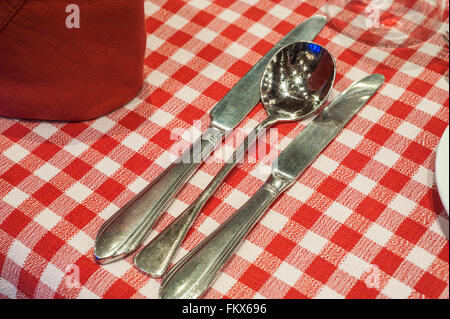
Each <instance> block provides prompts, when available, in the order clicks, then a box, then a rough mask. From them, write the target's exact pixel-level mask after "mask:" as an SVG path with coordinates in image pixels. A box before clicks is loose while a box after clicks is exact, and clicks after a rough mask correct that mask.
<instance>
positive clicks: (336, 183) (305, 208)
mask: <svg viewBox="0 0 450 319" xmlns="http://www.w3.org/2000/svg"><path fill="white" fill-rule="evenodd" d="M325 4H326V1H322V0H314V1H307V2H304V1H291V0H289V1H288V0H285V1H284V0H281V1H280V0H278V1H275V0H189V1H187V0H170V1H167V0H150V1H147V2H146V6H145V8H146V14H147V16H148V18H147V31H148V52H147V58H146V81H145V88H144V90H143V91H142V93H141V94H140V96H139V97H138V98H136V99H135V100H134V101H132V102H131V103H130V104H128V105H127V106H125V107H123V108H121V109H119V110H117V111H115V112H113V113H111V114H108V115H107V116H104V117H102V118H99V119H97V120H93V121H89V122H82V123H55V122H37V121H20V120H11V119H5V118H0V296H2V297H6V298H144V297H148V298H156V297H157V294H158V289H159V285H160V280H156V279H152V278H150V277H148V276H146V275H145V274H143V273H141V272H140V271H138V270H137V269H136V268H135V267H134V266H133V264H132V257H133V256H130V257H128V258H126V259H125V260H122V261H119V262H116V263H112V264H109V265H105V266H101V265H98V264H96V263H95V261H94V258H93V245H94V239H95V236H96V234H97V231H98V229H99V227H100V226H101V225H102V224H103V222H104V221H105V220H106V219H107V218H108V217H110V216H111V215H112V214H113V213H115V212H116V211H117V210H118V209H119V208H120V207H122V206H123V205H124V204H125V203H127V201H129V200H130V199H131V198H133V196H134V195H135V194H136V193H138V192H139V191H140V190H141V189H143V188H144V187H145V186H146V185H147V184H148V183H150V182H151V181H152V180H153V179H154V178H155V177H156V176H157V175H158V174H159V173H161V172H162V170H163V169H164V168H165V167H167V166H168V165H169V163H170V159H171V155H170V154H171V153H170V151H171V149H173V148H172V146H173V145H174V144H176V141H175V140H174V139H173V137H174V136H178V138H179V140H180V141H184V142H183V143H182V145H184V146H185V147H187V146H188V145H189V142H188V137H189V135H190V133H191V132H197V133H198V132H200V131H204V130H205V129H206V128H207V126H208V124H209V115H208V112H209V111H210V110H211V109H212V108H213V107H214V106H215V105H216V104H217V102H218V101H220V100H221V98H222V97H223V96H224V95H225V94H226V93H227V92H228V91H229V90H230V89H231V88H232V87H233V85H234V84H235V83H236V82H237V81H238V80H239V79H240V78H241V77H242V76H243V75H244V74H245V73H246V72H247V71H248V70H249V69H250V68H251V67H252V65H254V64H255V63H256V62H257V61H258V60H259V59H260V58H261V57H262V56H263V55H264V54H265V53H266V52H267V51H268V50H269V49H270V48H271V47H272V46H273V45H274V44H275V43H277V42H278V41H279V40H280V39H281V38H282V37H283V36H284V35H286V34H287V33H288V32H289V31H290V30H291V29H292V28H293V27H294V26H296V25H298V24H299V23H300V22H302V21H304V20H305V19H306V18H308V17H310V16H312V15H314V14H316V13H318V12H320V9H321V8H322V7H323V6H324V5H325ZM316 42H317V43H320V44H322V45H325V46H326V47H327V48H328V50H330V51H331V52H332V53H333V54H334V56H335V57H336V60H337V61H338V62H337V79H336V84H335V89H334V94H335V95H336V94H337V93H338V92H341V91H343V90H344V89H345V88H346V87H348V86H349V85H350V84H351V83H352V82H353V81H355V80H358V79H360V78H362V77H363V76H365V75H367V74H371V73H375V72H378V73H382V74H384V75H385V76H386V80H387V81H386V82H387V83H386V84H385V86H384V87H383V88H382V90H381V91H380V92H379V94H377V96H376V97H375V98H374V99H372V100H371V101H370V103H369V104H368V105H367V106H366V107H365V108H364V109H363V110H362V111H361V113H359V114H358V115H357V116H356V118H355V119H354V120H353V121H352V122H351V123H350V124H349V125H348V126H347V127H346V128H345V129H344V130H343V132H342V133H341V134H340V135H339V136H338V137H337V138H336V140H335V141H334V142H333V143H332V144H331V145H330V146H329V147H328V148H327V149H326V150H325V151H324V152H323V153H322V155H320V157H318V159H317V160H316V161H315V162H314V164H313V165H312V166H311V167H310V168H309V169H308V170H307V171H306V172H305V173H304V174H303V175H302V176H301V177H300V179H299V180H298V181H297V183H296V184H295V185H294V186H293V187H292V189H290V190H289V191H288V192H287V193H286V194H284V195H283V196H282V197H281V198H280V199H279V200H278V201H277V202H276V203H275V204H274V205H273V206H272V207H271V209H270V210H269V211H268V212H267V214H266V215H265V216H264V218H263V220H262V221H261V222H260V223H259V224H258V225H257V226H256V228H255V229H254V230H253V231H252V232H251V234H250V236H249V237H248V238H247V239H246V241H245V243H244V244H243V246H242V247H241V248H240V249H239V251H238V252H237V254H236V255H235V256H234V257H233V258H232V260H231V261H230V263H229V264H228V266H227V267H226V269H225V270H224V271H223V273H222V274H221V275H220V277H219V278H218V280H217V281H216V282H215V283H214V285H213V286H212V289H210V290H209V291H208V293H207V294H206V297H208V298H222V297H228V298H448V297H449V243H448V236H449V224H448V216H447V214H446V213H445V212H444V210H443V206H442V204H441V202H440V199H439V196H438V193H437V190H436V186H435V182H434V171H435V166H434V160H435V148H436V146H437V144H438V142H439V139H440V137H441V135H442V134H443V132H444V130H445V128H446V127H447V126H448V123H449V95H448V58H449V56H448V48H447V46H446V45H445V42H444V40H443V39H442V37H441V36H440V35H439V34H438V33H436V35H435V36H434V37H432V38H431V39H430V40H429V41H427V42H426V43H423V44H422V45H418V46H415V47H410V48H402V49H384V48H379V47H373V46H368V45H366V44H363V43H359V42H355V41H353V40H351V39H349V38H347V37H345V36H344V35H342V34H339V33H338V32H337V31H336V30H334V29H333V28H331V27H330V26H326V27H325V29H324V30H323V31H322V32H321V33H320V35H319V36H318V37H317V39H316ZM264 117H265V112H264V110H263V108H262V106H261V105H258V106H257V107H256V108H255V109H254V110H253V111H252V112H251V114H250V115H249V116H248V117H247V118H246V119H245V120H244V121H243V123H242V124H241V125H240V126H239V127H240V128H241V129H246V130H247V131H248V129H249V128H252V127H254V126H255V125H256V124H257V123H258V122H259V121H261V120H262V119H263V118H264ZM306 125H307V121H306V122H302V123H298V124H297V123H295V124H283V125H280V126H278V147H279V150H282V149H283V148H284V147H285V146H286V145H287V144H288V143H289V142H290V141H291V140H292V139H293V138H294V137H295V136H296V135H297V134H298V133H299V132H300V131H301V130H302V129H303V128H304V127H305V126H306ZM194 128H195V130H194ZM171 137H172V139H171ZM226 143H227V148H231V147H232V146H233V145H234V144H233V140H232V138H230V139H228V140H227V142H226ZM263 146H264V145H263ZM272 159H273V156H267V157H266V158H260V159H258V160H255V158H253V157H252V156H250V158H249V159H248V161H247V162H246V163H244V164H241V165H240V166H239V167H238V168H237V169H236V170H235V171H234V172H233V173H232V174H231V175H230V177H229V178H228V179H227V180H226V183H225V184H224V185H223V186H222V187H221V188H220V189H219V190H218V191H217V193H216V194H215V196H214V197H213V198H212V199H211V201H210V202H209V203H208V205H207V206H206V207H205V209H204V210H203V212H202V214H201V216H200V217H199V219H198V220H197V221H196V223H195V225H194V228H193V230H192V231H191V232H190V233H189V235H188V237H187V239H186V241H185V243H184V244H183V247H182V249H181V252H180V253H179V254H178V256H177V258H178V259H179V258H180V257H181V256H183V255H184V254H185V253H186V252H187V251H189V250H191V249H192V248H193V247H194V246H195V245H196V244H198V243H199V242H200V241H201V240H202V239H204V238H205V237H206V236H207V235H208V234H209V233H211V232H212V231H213V230H214V229H215V228H216V227H217V225H219V224H220V223H222V222H223V221H225V220H226V219H227V218H228V217H229V216H230V215H231V214H232V213H233V212H234V211H235V210H236V209H237V208H239V207H240V206H241V205H242V204H243V203H244V202H245V201H246V200H247V199H248V198H249V197H250V196H251V195H252V194H253V193H254V192H255V191H256V189H257V188H258V187H259V186H260V185H261V184H262V183H263V181H264V180H265V178H266V177H267V174H268V171H267V170H263V169H261V168H265V167H267V166H268V165H270V162H271V160H272ZM220 166H221V165H220V163H219V162H218V161H214V160H213V159H211V160H209V161H208V162H207V163H206V164H205V165H203V166H202V167H201V170H200V171H199V172H198V174H196V175H195V176H194V178H193V179H192V180H191V181H190V183H189V185H188V186H187V187H186V188H185V189H184V190H183V191H182V192H181V194H179V196H178V197H177V199H176V200H175V202H174V204H173V205H172V206H171V207H170V208H169V209H168V211H167V212H166V213H165V214H164V216H163V218H162V220H161V221H160V222H159V223H158V225H157V226H156V228H155V230H154V231H153V232H152V234H151V237H150V238H152V237H154V235H155V234H156V233H157V232H159V231H161V230H162V229H163V228H164V226H165V225H167V224H168V223H169V222H170V221H171V220H173V219H174V218H175V217H176V216H177V215H178V214H180V213H181V212H182V211H183V209H184V208H186V207H187V206H188V205H189V204H190V203H191V202H192V201H193V200H194V199H195V197H196V196H197V195H199V194H200V192H201V190H202V188H204V187H205V185H206V184H207V183H208V181H210V180H211V179H212V178H213V176H214V174H215V173H216V172H217V171H218V170H219V169H220ZM150 238H149V239H150ZM148 241H149V240H147V242H148ZM77 278H79V282H78V281H77Z"/></svg>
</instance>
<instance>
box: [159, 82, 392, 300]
mask: <svg viewBox="0 0 450 319" xmlns="http://www.w3.org/2000/svg"><path fill="white" fill-rule="evenodd" d="M383 83H384V76H382V75H380V74H374V75H370V76H367V77H366V78H364V79H362V80H360V81H358V82H356V83H355V84H353V85H352V86H351V87H350V88H348V89H347V90H346V91H345V92H344V93H342V94H341V95H340V96H339V97H338V98H337V99H335V100H334V101H333V102H332V103H331V104H330V105H328V106H327V107H326V108H325V110H324V111H323V112H322V113H321V114H319V115H318V116H317V117H316V118H315V119H314V120H313V121H312V122H311V124H310V125H308V126H307V127H306V128H305V129H304V130H303V131H302V132H301V133H300V134H299V135H298V136H297V137H296V138H295V139H294V140H293V141H292V142H291V143H290V144H289V145H288V147H287V148H286V149H285V150H284V151H283V152H282V153H281V154H280V156H279V157H278V160H277V161H275V163H276V165H274V166H273V168H272V174H271V175H270V177H269V178H268V180H267V181H266V183H265V184H264V185H263V186H262V187H261V188H260V189H259V190H258V191H257V192H256V193H255V194H254V195H253V196H252V197H251V198H250V199H249V200H248V201H247V203H245V204H244V205H243V206H242V207H241V208H240V209H239V210H238V211H237V212H235V213H234V214H233V215H232V216H231V217H230V218H229V219H228V220H227V221H226V222H225V223H224V224H222V225H221V226H220V227H219V228H218V229H217V230H216V231H215V232H213V233H212V234H211V235H209V236H208V237H207V238H206V239H205V240H204V241H202V242H201V243H200V244H199V245H198V246H197V247H196V248H195V249H194V250H192V251H191V252H190V253H188V254H187V255H186V256H185V257H184V258H183V259H182V260H181V261H180V262H178V263H177V264H176V265H175V266H174V267H173V268H172V269H171V270H170V271H169V273H168V274H167V275H166V277H165V278H164V279H163V282H162V285H161V290H160V295H161V297H162V298H197V297H200V296H201V295H202V294H203V293H204V292H206V290H207V289H208V287H209V286H210V285H211V283H212V282H213V280H214V279H215V278H216V277H217V275H218V273H219V271H220V270H221V269H222V267H223V266H224V265H225V264H226V262H227V261H228V260H229V258H230V257H231V256H232V255H233V253H234V252H235V251H236V249H237V248H238V247H239V245H240V244H241V243H242V242H243V240H244V239H245V237H246V236H247V234H248V233H249V232H250V230H251V229H252V228H253V227H254V226H255V224H256V223H257V222H258V221H259V220H260V218H261V217H262V215H263V214H264V212H265V211H266V210H267V209H268V208H269V207H270V206H271V204H272V203H273V202H274V201H275V200H276V199H277V198H278V197H279V196H280V195H281V194H282V193H283V192H284V191H286V190H287V189H288V188H289V187H290V186H291V185H292V184H293V183H294V182H295V180H296V179H297V178H298V177H299V176H300V175H301V174H302V173H303V172H304V171H305V169H306V168H307V167H308V166H309V165H310V164H311V163H312V162H313V160H314V159H315V158H316V157H317V156H318V155H319V154H320V153H321V152H322V150H323V149H324V148H325V147H326V146H327V145H328V144H329V143H330V142H331V141H332V140H333V139H334V138H335V137H336V135H337V134H338V133H339V132H340V131H341V130H342V128H343V127H344V126H345V125H346V124H347V123H348V122H349V121H350V120H351V119H352V118H353V117H354V115H356V113H357V112H358V111H359V110H360V109H361V108H362V107H363V106H364V105H365V104H366V103H367V102H368V101H369V100H370V99H371V97H372V96H373V95H374V94H375V93H376V92H377V91H378V90H379V88H380V87H381V85H382V84H383Z"/></svg>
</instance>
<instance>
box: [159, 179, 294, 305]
mask: <svg viewBox="0 0 450 319" xmlns="http://www.w3.org/2000/svg"><path fill="white" fill-rule="evenodd" d="M290 185H291V181H289V180H285V179H283V178H281V177H275V176H273V175H271V177H270V178H269V180H268V181H267V182H266V183H265V184H264V185H263V186H262V187H261V188H260V189H259V190H258V191H257V192H256V193H255V194H254V195H253V196H252V197H251V198H250V199H249V200H248V201H247V202H246V203H245V204H244V206H242V207H241V208H240V209H239V210H238V211H237V212H236V213H234V214H233V215H232V216H231V217H230V218H229V219H228V220H227V221H226V222H225V223H224V224H222V226H220V227H219V228H218V229H217V230H216V231H215V232H213V233H212V234H211V235H209V236H208V237H207V238H206V239H205V240H204V241H202V242H201V243H200V244H199V246H197V247H196V248H195V249H194V250H193V251H191V252H190V253H188V254H187V255H186V256H185V257H184V258H183V259H182V260H181V261H180V262H179V263H177V264H176V265H175V266H174V268H172V269H171V270H170V271H169V273H168V274H167V276H166V277H165V278H164V279H163V282H162V285H161V290H160V295H161V298H167V299H178V298H185V299H193V298H198V297H200V296H201V295H202V294H203V293H204V292H205V291H206V290H207V289H208V287H209V286H210V284H211V283H212V282H213V280H214V279H215V278H216V277H217V275H218V273H219V271H220V270H221V269H222V267H223V266H224V265H225V264H226V262H227V261H228V259H229V258H230V257H231V256H232V255H233V253H234V252H235V251H236V250H237V248H238V247H239V246H240V244H241V243H242V242H243V241H244V239H245V237H246V236H247V234H248V233H249V232H250V231H251V229H252V228H253V227H254V226H255V225H256V223H257V222H258V221H259V219H260V218H261V217H262V215H263V214H264V213H265V212H266V210H267V209H268V208H269V207H270V205H272V203H273V202H274V201H275V200H276V199H277V198H278V196H279V195H280V194H281V193H282V192H283V191H284V190H286V188H287V187H289V186H290Z"/></svg>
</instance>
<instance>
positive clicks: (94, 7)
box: [0, 0, 146, 121]
mask: <svg viewBox="0 0 450 319" xmlns="http://www.w3.org/2000/svg"><path fill="white" fill-rule="evenodd" d="M70 4H76V5H77V7H78V9H79V22H80V25H79V28H77V27H76V22H77V21H78V20H77V15H76V14H77V10H76V9H77V8H75V9H74V8H73V6H72V7H68V5H70ZM67 22H69V24H67ZM74 26H75V27H74ZM145 44H146V33H145V15H144V0H131V1H130V0H95V1H92V0H74V1H70V2H69V1H60V0H1V1H0V116H5V117H12V118H23V119H44V120H59V121H82V120H88V119H93V118H96V117H98V116H101V115H103V114H105V113H107V112H110V111H112V110H114V109H116V108H118V107H120V106H123V105H124V104H126V103H127V102H129V101H131V100H132V99H133V98H134V97H135V96H136V95H137V94H138V92H139V90H140V89H141V87H142V82H143V65H144V54H145Z"/></svg>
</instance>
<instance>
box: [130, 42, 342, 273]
mask: <svg viewBox="0 0 450 319" xmlns="http://www.w3.org/2000/svg"><path fill="white" fill-rule="evenodd" d="M335 72H336V65H335V60H334V58H333V56H332V55H331V54H330V53H329V52H328V51H327V50H326V49H325V48H324V47H322V46H320V45H318V44H315V43H311V42H297V43H294V44H291V45H288V46H286V47H284V48H282V49H281V50H280V51H279V52H278V53H277V54H276V55H275V56H274V58H273V59H272V60H271V61H270V63H269V64H268V66H267V68H266V70H265V72H264V75H263V77H262V80H261V86H260V92H261V100H262V102H263V104H264V106H265V108H266V110H267V113H268V117H267V118H266V119H265V120H264V121H263V122H261V123H260V124H259V125H258V126H257V127H256V128H255V129H254V131H253V132H252V133H250V134H249V135H248V136H247V138H246V140H245V141H244V142H243V146H241V147H238V148H237V151H235V152H234V154H233V157H232V161H231V162H228V163H226V164H225V165H224V166H223V168H222V169H221V170H220V172H219V173H218V174H217V176H216V177H215V178H214V179H213V180H212V181H211V183H210V184H209V185H208V186H207V187H206V189H205V190H204V191H203V192H202V194H201V195H200V196H199V197H198V198H197V199H196V200H195V201H194V202H193V203H192V204H191V205H190V206H189V207H188V208H187V209H186V210H185V211H184V212H183V213H182V214H181V215H180V216H179V217H178V218H177V219H176V220H175V221H174V222H173V223H172V224H170V225H169V226H168V227H167V228H165V229H164V230H163V231H162V232H161V233H160V234H159V235H158V236H157V237H155V238H154V239H153V241H151V242H150V243H149V244H148V245H147V246H146V247H145V248H144V249H143V250H142V251H141V252H140V253H139V254H138V255H137V256H136V257H135V259H134V263H135V265H136V266H137V267H138V268H139V269H141V270H142V271H144V272H145V273H148V274H149V275H151V276H153V277H161V276H162V275H163V274H164V273H165V271H166V270H167V268H168V266H169V264H170V262H171V261H172V259H173V257H174V255H175V253H176V252H177V250H178V248H179V246H180V245H181V243H182V242H183V240H184V238H185V237H186V234H187V232H188V230H189V228H190V227H191V226H192V224H193V222H194V221H195V219H196V218H197V216H198V214H199V212H200V210H201V208H202V207H203V206H204V205H205V204H206V202H207V201H208V200H209V198H210V197H211V195H212V194H213V193H214V192H215V190H216V189H217V188H218V187H219V185H220V184H221V183H222V181H223V180H224V179H225V177H226V176H227V175H228V174H229V173H230V172H231V171H232V170H233V168H234V167H235V166H236V165H237V163H238V162H239V161H240V160H241V159H242V157H243V156H244V154H245V151H246V150H247V149H248V147H249V145H252V144H253V143H254V142H255V140H256V139H257V137H258V136H260V135H261V134H262V133H263V132H265V131H266V130H267V129H268V128H269V127H272V126H274V125H275V124H278V123H280V122H292V121H299V120H301V119H303V118H305V117H307V116H309V115H311V114H313V113H315V112H317V111H318V110H319V109H320V107H321V106H322V105H323V103H324V101H325V100H326V99H327V96H328V94H329V92H330V91H331V88H332V87H333V83H334V78H335Z"/></svg>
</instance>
